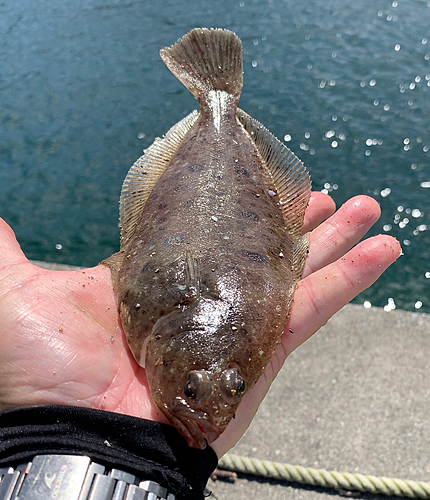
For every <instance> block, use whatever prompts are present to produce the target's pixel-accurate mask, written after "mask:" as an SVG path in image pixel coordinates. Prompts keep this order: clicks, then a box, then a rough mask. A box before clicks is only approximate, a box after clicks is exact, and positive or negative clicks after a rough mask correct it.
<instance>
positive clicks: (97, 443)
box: [0, 406, 218, 500]
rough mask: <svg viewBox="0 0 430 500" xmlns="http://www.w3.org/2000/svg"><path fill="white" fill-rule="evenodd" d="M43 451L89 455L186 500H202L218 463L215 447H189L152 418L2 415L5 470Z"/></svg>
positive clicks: (84, 413) (90, 413)
mask: <svg viewBox="0 0 430 500" xmlns="http://www.w3.org/2000/svg"><path fill="white" fill-rule="evenodd" d="M44 453H45V454H69V455H88V456H89V457H90V458H91V459H92V460H94V461H97V462H99V463H101V464H102V465H107V466H110V467H118V468H122V469H124V470H126V471H129V472H131V473H132V474H135V475H137V476H139V477H141V478H144V479H149V480H152V481H156V482H157V483H159V484H161V485H162V486H164V487H165V488H167V489H168V491H170V492H171V493H173V494H174V495H175V496H176V498H177V499H181V500H201V499H202V498H203V497H204V489H205V487H206V483H207V481H208V479H209V476H210V474H211V473H212V472H213V470H214V469H215V468H216V466H217V464H218V459H217V456H216V454H215V452H214V451H213V449H212V448H211V447H210V446H207V447H206V449H204V450H196V449H194V448H190V447H189V446H188V444H187V442H186V441H185V439H184V438H183V437H182V436H181V435H180V434H179V433H178V431H176V429H174V428H173V427H171V426H169V425H165V424H160V423H158V422H153V421H150V420H143V419H140V418H135V417H130V416H128V415H121V414H118V413H111V412H107V411H102V410H93V409H88V408H80V407H72V406H43V407H34V408H24V409H19V410H11V411H7V412H4V413H2V414H0V466H1V465H16V464H18V463H21V462H25V461H30V460H31V459H32V458H33V457H34V456H35V455H36V454H44Z"/></svg>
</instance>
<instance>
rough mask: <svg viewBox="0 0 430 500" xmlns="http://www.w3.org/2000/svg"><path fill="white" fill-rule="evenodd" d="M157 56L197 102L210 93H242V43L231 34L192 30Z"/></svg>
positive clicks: (213, 30) (228, 32) (220, 31)
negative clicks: (213, 91) (218, 91)
mask: <svg viewBox="0 0 430 500" xmlns="http://www.w3.org/2000/svg"><path fill="white" fill-rule="evenodd" d="M160 55H161V58H162V59H163V61H164V62H165V63H166V65H167V67H168V68H169V69H170V71H171V72H172V73H173V74H174V75H175V76H176V78H178V80H180V81H181V82H182V83H183V84H184V85H185V87H187V89H188V90H189V91H190V92H192V93H193V94H194V95H195V97H197V99H198V98H199V97H200V96H201V95H203V94H205V93H207V92H209V91H211V90H221V91H224V92H227V93H228V94H231V95H235V96H238V97H239V96H240V94H241V92H242V86H243V66H242V42H241V41H240V38H239V37H238V36H237V35H235V34H234V33H233V32H232V31H228V30H222V29H210V30H209V29H207V28H195V29H193V30H191V31H190V32H189V33H187V34H186V35H185V36H183V37H182V38H181V39H180V40H178V41H177V42H176V43H175V45H172V47H169V48H165V49H163V50H161V51H160Z"/></svg>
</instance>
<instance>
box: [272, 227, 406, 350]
mask: <svg viewBox="0 0 430 500" xmlns="http://www.w3.org/2000/svg"><path fill="white" fill-rule="evenodd" d="M401 252H402V249H401V247H400V243H399V242H398V241H397V240H396V239H395V238H393V237H391V236H388V235H379V236H374V237H373V238H369V239H368V240H365V241H363V242H362V243H360V244H359V245H357V246H356V247H354V248H353V249H352V250H351V251H350V252H348V253H347V254H346V255H345V256H343V257H341V258H340V259H338V260H337V261H336V262H334V263H332V264H330V265H328V266H326V267H324V268H323V269H320V270H319V271H317V272H314V273H313V274H311V275H310V276H308V277H307V278H305V279H304V280H302V281H301V282H300V285H299V287H298V288H297V290H296V293H295V296H294V303H293V306H292V310H291V317H290V322H289V325H288V328H287V330H286V333H285V335H284V338H283V341H282V344H283V348H284V350H285V353H286V354H289V353H291V352H292V351H293V350H294V349H296V348H297V347H298V346H299V345H300V344H302V343H303V342H305V341H306V340H307V339H308V338H309V337H311V336H312V335H313V334H314V333H315V332H316V331H317V330H319V328H321V327H322V326H323V325H325V324H326V323H327V321H328V320H329V319H330V318H331V317H332V316H333V314H335V313H336V312H337V311H339V310H340V309H342V307H343V306H345V305H346V304H348V303H349V302H350V301H351V300H352V299H353V298H355V297H356V296H357V295H358V294H359V293H361V292H362V291H364V290H366V288H369V286H371V285H372V284H373V283H374V282H375V281H376V280H377V279H378V278H379V276H381V274H382V273H383V272H384V271H385V270H386V269H387V268H388V267H389V266H390V265H391V264H393V263H394V262H395V261H396V260H397V259H398V258H399V256H400V255H401ZM292 332H293V333H292Z"/></svg>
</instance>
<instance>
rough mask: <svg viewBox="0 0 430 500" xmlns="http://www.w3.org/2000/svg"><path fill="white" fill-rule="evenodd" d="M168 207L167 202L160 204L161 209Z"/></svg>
mask: <svg viewBox="0 0 430 500" xmlns="http://www.w3.org/2000/svg"><path fill="white" fill-rule="evenodd" d="M166 207H167V205H166V204H165V203H160V204H159V205H158V208H159V209H160V210H164V209H165V208H166Z"/></svg>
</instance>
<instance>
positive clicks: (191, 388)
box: [184, 370, 212, 403]
mask: <svg viewBox="0 0 430 500" xmlns="http://www.w3.org/2000/svg"><path fill="white" fill-rule="evenodd" d="M211 393H212V384H211V381H210V379H209V375H208V374H207V372H206V371H205V370H192V371H190V372H189V374H188V378H187V381H186V382H185V386H184V394H185V396H186V397H187V398H188V399H191V400H192V401H194V403H203V402H204V401H206V399H208V397H209V396H210V395H211Z"/></svg>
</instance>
